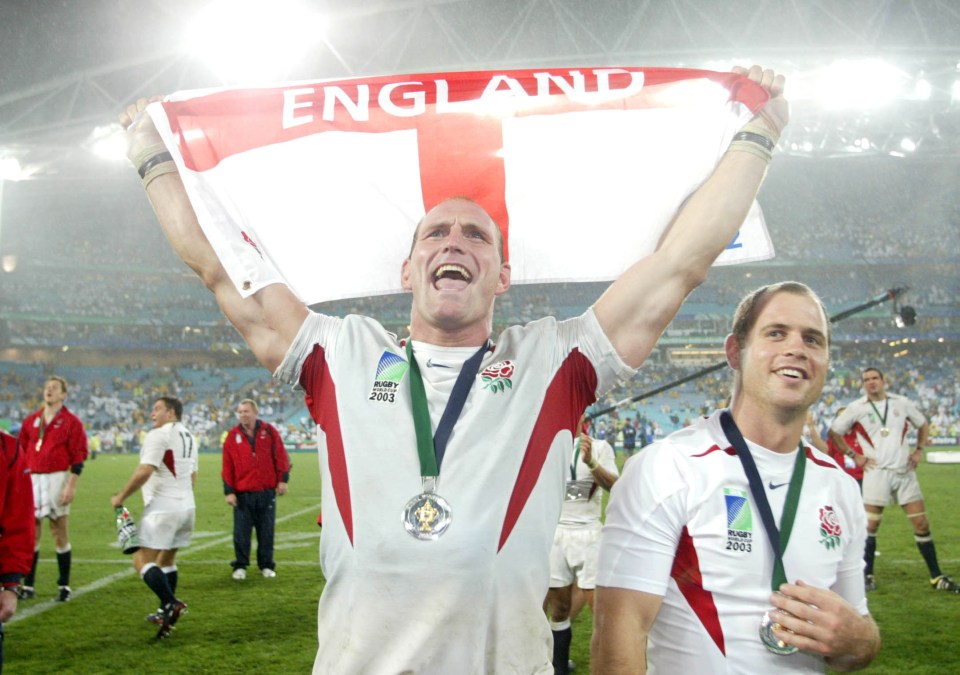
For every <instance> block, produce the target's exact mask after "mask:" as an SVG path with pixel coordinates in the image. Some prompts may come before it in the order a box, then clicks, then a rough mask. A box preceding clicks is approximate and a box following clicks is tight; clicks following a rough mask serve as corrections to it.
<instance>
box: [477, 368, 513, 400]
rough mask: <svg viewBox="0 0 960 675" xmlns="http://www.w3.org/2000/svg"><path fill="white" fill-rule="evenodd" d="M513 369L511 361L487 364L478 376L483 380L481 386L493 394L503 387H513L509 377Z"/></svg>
mask: <svg viewBox="0 0 960 675" xmlns="http://www.w3.org/2000/svg"><path fill="white" fill-rule="evenodd" d="M513 371H514V366H513V361H500V362H499V363H494V364H493V365H490V366H487V367H486V368H484V369H483V372H482V373H480V378H481V379H482V380H483V387H484V388H485V389H489V390H490V391H492V392H493V393H495V394H496V393H497V392H499V391H503V390H504V389H513V380H511V379H510V376H511V375H513Z"/></svg>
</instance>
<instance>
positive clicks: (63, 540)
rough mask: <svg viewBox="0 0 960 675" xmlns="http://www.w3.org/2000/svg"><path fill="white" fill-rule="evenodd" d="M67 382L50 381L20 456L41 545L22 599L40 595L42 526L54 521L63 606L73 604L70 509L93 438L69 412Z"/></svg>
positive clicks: (23, 434) (27, 425) (24, 431)
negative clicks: (37, 588)
mask: <svg viewBox="0 0 960 675" xmlns="http://www.w3.org/2000/svg"><path fill="white" fill-rule="evenodd" d="M66 399H67V381H66V380H64V379H63V378H62V377H57V376H55V375H54V376H52V377H49V378H47V381H46V383H45V384H44V386H43V407H42V408H40V410H38V411H37V412H35V413H33V414H32V415H29V416H28V417H27V419H25V420H24V421H23V425H22V426H21V428H20V439H19V442H20V451H21V452H23V454H24V455H25V459H26V461H27V466H28V467H29V469H30V472H31V475H32V478H33V505H34V516H35V518H36V527H37V544H36V545H35V548H34V553H33V567H32V568H31V569H30V572H29V573H28V574H27V576H26V577H24V580H23V586H22V587H21V590H20V597H21V598H22V599H27V598H32V597H34V595H36V592H35V590H34V578H35V577H36V574H37V559H38V558H39V555H40V549H39V543H40V529H41V528H40V526H41V524H42V521H43V519H44V518H48V519H49V520H50V533H51V534H52V535H53V541H54V544H55V545H56V548H57V567H58V569H59V572H60V577H59V578H58V579H57V585H58V586H59V587H60V593H59V595H58V596H57V600H59V601H60V602H66V601H67V600H69V599H70V596H71V591H70V561H71V554H70V550H71V549H70V534H69V530H68V529H67V521H68V517H69V515H70V504H71V503H72V502H73V499H74V497H75V496H76V493H77V479H78V478H79V477H80V472H81V471H83V462H84V461H85V460H86V459H87V433H86V431H84V429H83V423H82V422H81V421H80V419H79V418H78V417H77V416H76V415H74V414H73V413H72V412H70V411H69V410H68V409H67V406H65V405H64V404H63V402H64V401H65V400H66Z"/></svg>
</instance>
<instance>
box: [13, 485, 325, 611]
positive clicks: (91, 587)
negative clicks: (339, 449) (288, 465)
mask: <svg viewBox="0 0 960 675" xmlns="http://www.w3.org/2000/svg"><path fill="white" fill-rule="evenodd" d="M311 511H313V512H315V513H319V511H320V505H319V504H317V505H315V506H310V507H308V508H305V509H301V510H300V511H295V512H294V513H288V514H287V515H285V516H283V517H282V518H277V522H278V523H282V522H284V521H285V520H289V519H290V518H296V517H297V516H302V515H303V514H304V513H310V512H311ZM231 541H233V533H232V532H231V533H230V534H229V535H227V536H225V537H220V538H219V539H213V540H211V541H207V542H204V543H202V544H199V545H197V546H190V547H189V548H185V549H183V550H182V551H180V552H179V554H178V555H179V558H182V557H183V556H188V555H189V554H191V553H194V552H196V551H203V550H204V549H208V548H212V547H214V546H220V545H221V544H225V543H227V542H231ZM77 562H80V561H79V560H78V561H77ZM120 562H121V563H123V564H127V565H130V567H128V568H127V569H125V570H123V571H120V572H114V573H113V574H109V575H107V576H105V577H101V578H100V579H97V580H96V581H94V582H92V583H89V584H87V585H86V586H80V587H79V588H77V589H76V590H75V591H73V597H74V598H79V597H82V596H84V595H86V594H87V593H92V592H93V591H96V590H99V589H101V588H103V587H104V586H109V585H110V584H112V583H113V582H114V581H119V580H120V579H123V578H125V577H129V576H130V575H132V574H136V572H134V570H133V566H132V565H131V563H130V561H129V559H127V560H121V561H120ZM218 564H222V563H218ZM284 564H287V563H284ZM311 564H316V563H311ZM24 604H26V603H24V602H23V601H21V602H19V603H17V613H16V614H14V615H13V617H12V618H11V619H10V620H9V621H7V622H6V624H7V625H9V624H12V623H17V622H18V621H23V620H24V619H29V618H30V617H33V616H37V615H38V614H43V613H44V612H46V611H48V610H51V609H53V608H54V607H56V606H57V605H62V604H63V603H61V602H57V601H56V600H44V601H43V602H39V603H37V604H35V605H32V606H30V607H26V608H24V607H23V606H24Z"/></svg>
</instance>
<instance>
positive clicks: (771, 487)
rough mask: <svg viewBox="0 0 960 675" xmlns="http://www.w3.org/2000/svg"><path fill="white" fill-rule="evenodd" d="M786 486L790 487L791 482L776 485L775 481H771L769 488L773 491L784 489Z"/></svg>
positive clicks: (768, 484)
mask: <svg viewBox="0 0 960 675" xmlns="http://www.w3.org/2000/svg"><path fill="white" fill-rule="evenodd" d="M784 485H790V481H787V482H786V483H774V482H773V481H770V482H769V483H767V487H769V488H770V489H771V490H776V489H777V488H782V487H783V486H784Z"/></svg>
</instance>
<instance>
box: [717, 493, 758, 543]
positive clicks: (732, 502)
mask: <svg viewBox="0 0 960 675" xmlns="http://www.w3.org/2000/svg"><path fill="white" fill-rule="evenodd" d="M723 501H724V504H725V506H726V508H727V546H726V550H728V551H740V552H743V553H750V551H752V550H753V511H752V510H751V509H750V500H749V499H748V498H747V492H746V490H738V489H736V488H723Z"/></svg>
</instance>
